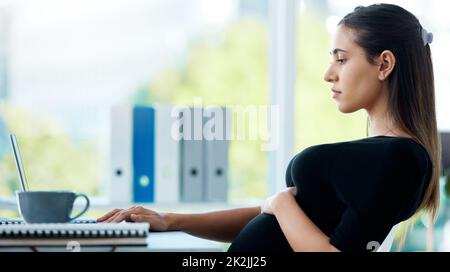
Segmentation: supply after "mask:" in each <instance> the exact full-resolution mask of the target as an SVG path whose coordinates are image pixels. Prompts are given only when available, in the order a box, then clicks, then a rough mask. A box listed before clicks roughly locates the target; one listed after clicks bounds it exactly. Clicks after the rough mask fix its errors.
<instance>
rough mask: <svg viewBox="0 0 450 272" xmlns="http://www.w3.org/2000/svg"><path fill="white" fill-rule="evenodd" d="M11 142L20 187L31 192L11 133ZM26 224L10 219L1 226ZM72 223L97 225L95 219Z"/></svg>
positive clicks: (2, 222) (6, 219)
mask: <svg viewBox="0 0 450 272" xmlns="http://www.w3.org/2000/svg"><path fill="white" fill-rule="evenodd" d="M9 138H10V141H11V147H12V150H13V154H14V159H15V163H16V167H17V172H18V174H19V181H20V187H21V188H22V191H24V192H26V191H28V190H29V187H28V182H27V178H26V175H25V169H24V167H23V162H22V156H21V155H20V149H19V143H18V142H17V138H16V135H15V134H14V133H11V134H10V135H9ZM24 223H25V222H24V221H23V220H22V219H8V218H0V226H1V225H11V224H24ZM70 223H73V224H93V223H97V221H96V220H95V219H76V220H74V221H72V222H70Z"/></svg>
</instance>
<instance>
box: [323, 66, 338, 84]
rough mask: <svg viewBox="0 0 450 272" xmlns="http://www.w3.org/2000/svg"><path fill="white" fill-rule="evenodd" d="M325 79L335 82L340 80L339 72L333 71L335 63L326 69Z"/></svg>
mask: <svg viewBox="0 0 450 272" xmlns="http://www.w3.org/2000/svg"><path fill="white" fill-rule="evenodd" d="M323 79H324V80H325V81H326V82H329V83H334V82H336V81H337V80H338V76H337V74H336V73H335V72H334V71H333V65H330V66H329V67H328V69H327V70H326V71H325V75H324V77H323Z"/></svg>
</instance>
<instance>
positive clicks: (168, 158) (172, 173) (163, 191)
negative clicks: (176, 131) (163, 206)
mask: <svg viewBox="0 0 450 272" xmlns="http://www.w3.org/2000/svg"><path fill="white" fill-rule="evenodd" d="M154 108H155V114H156V122H155V124H156V131H155V135H156V141H155V143H156V145H155V154H156V160H155V173H156V179H155V202H157V203H177V202H179V201H180V197H179V195H180V175H179V160H180V141H179V139H176V138H173V136H178V135H172V125H173V124H174V123H175V122H176V120H177V117H176V116H175V117H172V110H173V108H174V107H173V106H171V105H161V104H157V105H155V106H154Z"/></svg>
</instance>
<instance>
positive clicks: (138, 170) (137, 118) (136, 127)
mask: <svg viewBox="0 0 450 272" xmlns="http://www.w3.org/2000/svg"><path fill="white" fill-rule="evenodd" d="M154 158H155V110H154V109H153V108H152V107H146V106H136V107H134V109H133V173H134V175H133V201H134V202H135V203H150V202H154V199H155V196H154V195H155V168H154V167H155V162H154Z"/></svg>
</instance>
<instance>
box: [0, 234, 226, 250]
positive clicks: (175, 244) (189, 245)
mask: <svg viewBox="0 0 450 272" xmlns="http://www.w3.org/2000/svg"><path fill="white" fill-rule="evenodd" d="M225 246H226V244H224V243H220V242H215V241H210V240H206V239H201V238H197V237H195V236H192V235H189V234H187V233H184V232H181V231H171V232H150V233H149V236H148V238H147V247H122V246H121V247H117V248H115V249H113V248H112V247H109V246H108V247H82V248H81V249H80V250H81V252H83V251H85V252H109V251H115V252H223V251H225V250H226V249H225ZM30 251H39V252H40V251H46V252H48V251H51V252H67V251H72V249H66V248H64V247H36V248H35V250H33V249H32V248H28V247H11V248H10V247H0V252H30Z"/></svg>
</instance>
